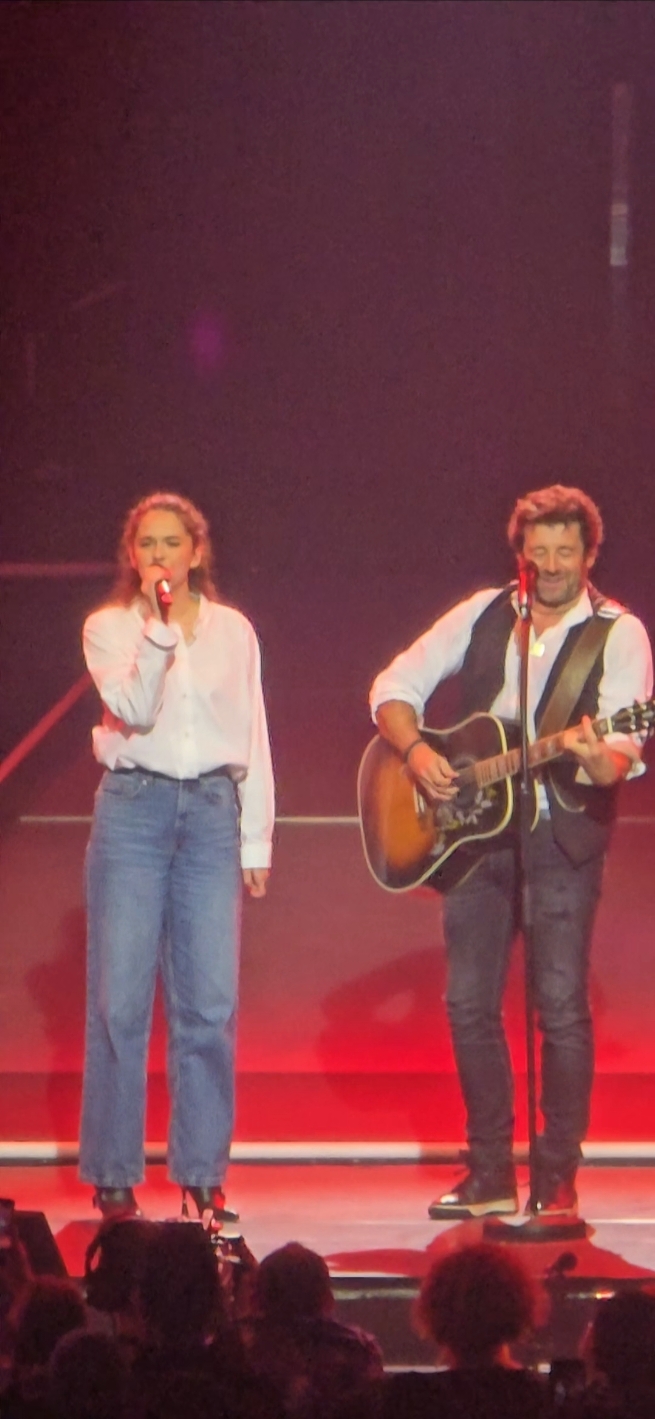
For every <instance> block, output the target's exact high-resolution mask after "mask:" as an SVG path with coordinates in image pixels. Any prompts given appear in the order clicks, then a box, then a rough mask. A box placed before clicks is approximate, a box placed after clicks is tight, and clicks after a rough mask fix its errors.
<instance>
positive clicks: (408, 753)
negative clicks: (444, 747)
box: [403, 739, 425, 764]
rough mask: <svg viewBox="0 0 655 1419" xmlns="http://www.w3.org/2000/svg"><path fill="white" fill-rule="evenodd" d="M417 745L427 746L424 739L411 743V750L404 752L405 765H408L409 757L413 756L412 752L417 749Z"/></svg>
mask: <svg viewBox="0 0 655 1419" xmlns="http://www.w3.org/2000/svg"><path fill="white" fill-rule="evenodd" d="M417 744H425V740H424V739H413V740H412V742H411V744H410V746H409V748H408V749H406V750H405V752H404V754H403V763H404V764H406V763H407V761H408V759H409V756H410V754H411V752H412V749H415V748H416V745H417Z"/></svg>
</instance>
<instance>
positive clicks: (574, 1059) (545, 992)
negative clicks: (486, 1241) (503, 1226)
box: [444, 818, 603, 1178]
mask: <svg viewBox="0 0 655 1419" xmlns="http://www.w3.org/2000/svg"><path fill="white" fill-rule="evenodd" d="M602 874H603V858H602V857H595V858H593V859H592V860H591V861H590V862H586V863H583V865H582V866H581V867H574V866H573V865H572V863H571V862H570V861H569V859H568V858H567V857H566V856H565V855H564V853H563V852H562V850H561V848H559V847H558V845H557V843H556V842H555V840H554V838H553V833H552V827H551V823H550V819H549V818H540V819H539V822H538V823H537V826H536V828H535V831H534V832H533V833H532V834H531V838H530V852H529V862H528V880H529V883H530V893H531V902H532V914H533V981H534V992H535V1001H536V1007H537V1023H538V1025H539V1028H540V1030H541V1032H542V1051H541V1109H542V1114H543V1118H544V1132H543V1137H542V1138H540V1140H539V1166H540V1167H541V1168H543V1170H544V1171H546V1172H548V1173H549V1174H552V1175H553V1176H555V1177H558V1178H559V1177H570V1176H572V1175H573V1174H574V1173H575V1169H576V1167H577V1163H578V1160H579V1157H580V1143H581V1142H582V1140H583V1138H584V1137H585V1134H586V1131H587V1127H588V1123H589V1104H590V1098H591V1086H592V1080H593V1070H594V1049H593V1035H592V1024H591V1014H590V1010H589V1000H588V988H587V982H588V968H589V953H590V947H591V936H592V931H593V924H594V917H595V913H596V907H597V904H598V899H599V896H600V889H601V881H602ZM517 879H518V873H517V864H516V854H515V850H514V848H513V847H503V848H501V849H499V850H498V851H491V852H489V853H488V855H487V856H486V857H485V858H484V860H483V862H482V864H481V865H480V866H479V867H477V868H476V870H475V872H473V873H472V875H471V876H470V877H469V878H467V879H466V880H465V881H464V882H462V883H460V885H459V886H458V887H456V888H454V889H453V890H452V891H451V892H450V893H449V894H448V896H447V897H446V898H445V902H444V933H445V938H446V950H447V957H448V984H447V988H446V1004H447V1009H448V1018H449V1021H450V1028H451V1032H452V1038H453V1046H454V1051H455V1059H456V1062H457V1069H458V1072H459V1078H460V1084H461V1087H462V1092H463V1095H464V1102H465V1104H466V1110H467V1116H468V1140H469V1148H470V1155H471V1162H472V1164H473V1165H474V1166H476V1167H480V1168H483V1169H487V1168H488V1169H491V1170H495V1169H496V1168H504V1167H505V1166H506V1165H507V1164H508V1162H509V1161H510V1158H511V1149H512V1138H513V1130H514V1106H513V1099H514V1090H513V1080H512V1070H511V1064H510V1057H509V1050H508V1047H507V1039H506V1036H505V1030H504V1027H503V1019H502V1001H503V994H504V989H505V982H506V979H507V971H508V966H509V960H510V954H511V947H512V941H513V938H514V935H515V933H516V930H517V926H518V923H519V918H520V905H519V884H518V880H517Z"/></svg>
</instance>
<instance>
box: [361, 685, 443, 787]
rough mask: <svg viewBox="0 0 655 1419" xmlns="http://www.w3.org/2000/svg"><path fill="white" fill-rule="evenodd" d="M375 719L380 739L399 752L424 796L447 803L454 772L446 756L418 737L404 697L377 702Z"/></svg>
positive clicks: (412, 712) (412, 711) (411, 712)
mask: <svg viewBox="0 0 655 1419" xmlns="http://www.w3.org/2000/svg"><path fill="white" fill-rule="evenodd" d="M376 722H377V726H378V729H379V731H380V734H381V735H382V737H383V739H388V741H389V743H390V744H393V747H394V749H397V751H398V753H399V754H400V755H402V757H403V759H404V760H405V763H406V764H407V767H408V769H409V771H410V773H411V775H412V777H413V778H415V779H416V782H417V783H418V784H420V786H421V788H422V789H423V791H424V793H425V795H426V798H429V799H431V800H432V799H439V800H440V801H441V802H444V803H445V802H448V800H449V799H451V798H454V797H455V795H456V793H457V782H456V780H457V774H456V773H455V770H454V769H451V767H450V764H449V763H448V760H447V759H444V758H443V756H442V755H441V754H435V752H434V749H431V748H430V745H429V744H427V743H426V742H425V740H423V739H421V737H420V734H421V731H420V729H419V727H418V720H417V718H416V715H415V713H414V710H413V709H412V706H411V705H408V704H406V703H405V701H404V700H386V701H385V703H384V704H382V705H380V706H379V708H378V711H377V714H376Z"/></svg>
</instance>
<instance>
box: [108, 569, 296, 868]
mask: <svg viewBox="0 0 655 1419" xmlns="http://www.w3.org/2000/svg"><path fill="white" fill-rule="evenodd" d="M83 644H84V655H85V658H86V663H87V665H88V668H89V671H90V673H91V676H92V677H93V680H94V681H95V684H96V686H97V688H98V690H99V692H100V697H101V699H102V702H103V705H104V707H105V712H104V717H103V721H102V724H101V725H98V726H97V727H96V728H95V729H94V731H93V749H94V753H95V756H96V758H97V759H98V761H99V762H100V763H101V764H104V765H105V767H106V768H108V769H115V768H128V769H129V768H140V769H146V770H147V769H150V770H152V771H153V772H156V773H160V774H167V775H168V776H169V777H170V778H176V779H191V778H198V776H199V775H200V774H204V773H209V772H210V771H211V770H212V769H217V768H223V767H228V768H229V769H230V770H231V772H232V775H233V778H234V780H235V782H236V783H237V785H238V793H239V799H240V803H241V863H242V866H243V867H268V866H269V865H270V860H271V839H272V835H273V821H274V791H273V770H272V765H271V753H270V746H269V740H268V730H267V726H266V713H265V709H264V699H263V694H262V686H261V662H260V653H259V645H258V642H257V637H256V635H255V632H254V630H253V627H252V626H251V624H250V622H249V621H248V620H247V619H246V617H245V616H243V615H242V614H241V612H240V611H236V610H234V609H233V608H232V607H230V606H222V605H220V604H219V603H218V602H215V601H208V600H207V599H206V597H204V596H201V597H200V607H199V612H198V619H197V621H196V624H195V628H194V634H193V639H192V640H191V642H190V643H188V644H187V641H186V640H185V638H184V635H183V633H182V631H181V628H180V627H179V626H178V625H176V624H175V622H171V623H170V625H164V623H163V622H162V621H160V620H158V619H157V617H156V616H152V615H150V616H148V615H145V614H144V610H143V608H142V605H141V603H140V602H138V601H135V602H133V603H132V605H131V606H105V607H103V608H102V609H101V610H100V611H95V612H94V613H93V615H91V616H89V617H88V620H87V621H86V622H85V625H84V633H83Z"/></svg>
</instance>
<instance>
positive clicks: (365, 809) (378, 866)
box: [357, 699, 655, 892]
mask: <svg viewBox="0 0 655 1419" xmlns="http://www.w3.org/2000/svg"><path fill="white" fill-rule="evenodd" d="M654 722H655V699H651V700H647V701H645V702H644V703H643V704H634V705H632V706H631V707H630V708H629V709H622V710H619V711H618V713H617V714H614V715H611V716H609V718H606V719H596V720H594V724H593V727H594V730H595V732H596V734H597V735H598V736H599V737H600V738H601V739H603V738H604V737H605V736H606V735H607V734H610V733H612V732H618V733H621V734H636V733H644V732H645V733H648V732H649V731H650V729H652V727H653V723H654ZM512 733H514V734H516V733H517V727H516V726H515V725H511V726H509V725H506V724H504V723H503V722H502V721H501V720H500V719H497V718H496V716H495V715H493V714H473V715H471V716H470V718H469V719H465V720H463V721H462V723H461V724H455V725H453V726H452V727H451V728H449V729H423V730H422V731H421V736H422V738H423V739H425V741H426V743H427V744H429V745H430V748H431V749H434V750H435V752H436V753H437V754H441V755H442V756H443V757H444V758H445V759H447V760H448V763H449V764H450V766H451V768H453V769H455V770H456V771H457V774H458V775H459V777H458V780H457V787H458V792H457V794H456V796H455V797H454V798H452V799H451V800H450V801H449V802H447V803H442V802H434V801H432V802H431V801H430V800H429V799H428V798H427V797H426V796H425V794H424V792H423V790H422V789H421V788H420V786H419V784H418V783H417V782H416V779H415V778H414V777H413V775H412V773H411V771H410V769H409V768H408V766H407V765H406V764H405V763H404V762H403V760H402V757H401V756H400V755H399V754H398V753H397V751H396V750H395V749H394V748H392V746H391V745H390V744H389V743H388V742H387V740H386V739H382V738H381V737H380V736H379V735H378V736H377V737H376V738H375V739H373V740H372V741H371V743H370V744H369V745H368V746H367V748H366V749H365V750H364V754H363V756H362V761H361V764H360V766H359V774H358V778H357V796H358V805H359V821H360V826H361V830H362V839H363V844H364V855H365V857H366V861H367V863H368V866H369V868H370V870H371V872H372V874H373V876H374V878H375V880H376V882H379V884H380V886H381V887H385V888H386V889H387V891H390V892H407V891H409V890H410V889H411V888H412V887H418V886H419V885H420V883H422V882H427V881H428V879H429V881H430V885H431V886H435V887H437V888H438V889H439V891H444V892H445V891H448V890H449V889H450V888H451V887H453V886H455V885H456V883H457V882H459V881H461V880H462V878H463V877H465V876H466V875H467V874H468V873H469V872H470V871H471V870H472V868H473V867H474V866H475V865H476V863H477V862H478V860H479V858H480V855H481V853H482V852H483V851H484V849H485V846H486V845H488V843H489V841H490V840H491V839H492V838H498V837H500V835H501V834H502V833H504V832H505V831H510V830H511V828H512V820H513V818H514V816H515V807H516V803H517V801H518V795H515V793H514V786H513V783H512V779H513V778H514V777H515V776H516V775H517V774H520V772H521V746H520V744H518V745H513V746H510V745H509V743H508V735H509V736H510V737H511V735H512ZM566 752H567V751H566V749H565V747H564V731H563V730H562V731H560V732H559V733H558V734H550V735H548V737H547V738H545V739H538V740H537V741H536V742H535V743H534V744H530V746H529V748H528V765H529V768H530V769H531V770H537V769H539V768H540V767H541V766H542V765H543V764H548V763H549V762H551V761H552V760H553V759H559V758H561V757H562V756H563V755H564V754H565V753H566ZM537 813H538V809H537V798H536V792H535V786H534V778H533V824H532V826H533V827H534V824H535V823H536V820H537Z"/></svg>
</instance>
